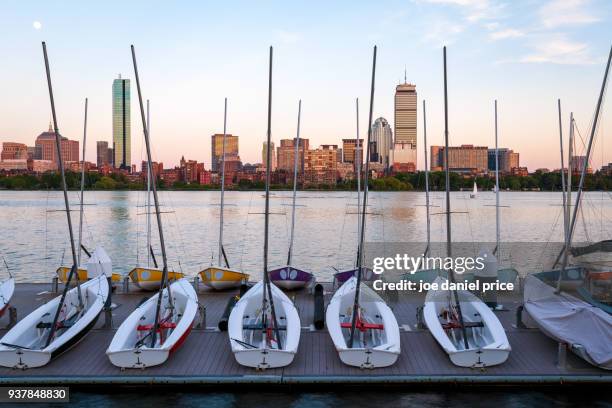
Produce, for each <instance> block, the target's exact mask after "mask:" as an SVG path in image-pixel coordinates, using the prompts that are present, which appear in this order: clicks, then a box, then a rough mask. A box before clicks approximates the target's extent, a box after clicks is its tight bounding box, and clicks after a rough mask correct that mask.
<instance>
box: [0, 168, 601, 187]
mask: <svg viewBox="0 0 612 408" xmlns="http://www.w3.org/2000/svg"><path fill="white" fill-rule="evenodd" d="M578 180H579V176H574V178H573V185H574V188H575V187H576V186H577V185H578ZM474 181H476V184H477V185H478V189H479V190H492V189H493V187H494V186H495V178H494V177H486V176H485V177H464V176H463V175H460V174H457V173H451V174H450V188H451V190H453V191H457V190H469V189H471V188H472V186H473V184H474ZM445 183H446V181H445V173H444V172H442V171H440V172H430V173H429V188H430V190H431V191H444V189H445ZM66 184H67V185H68V189H70V190H78V189H80V188H81V174H80V173H75V172H71V171H67V172H66ZM157 187H158V188H160V189H174V190H216V189H218V188H219V185H216V184H206V185H200V184H197V183H191V184H188V183H184V182H180V181H179V182H176V183H173V184H172V185H167V184H166V183H165V182H164V181H163V180H158V181H157ZM145 188H146V183H144V182H130V181H129V180H128V178H127V177H126V175H125V174H119V173H113V174H110V175H108V176H103V175H101V174H99V173H93V172H92V173H85V189H87V190H143V189H145ZM227 188H228V189H230V190H263V189H264V188H265V185H264V182H263V181H250V180H240V181H239V182H238V183H235V184H233V185H231V186H227ZM270 188H271V189H272V190H286V189H291V188H292V185H291V184H273V185H271V186H270ZM299 188H300V189H304V190H347V191H348V190H355V189H356V188H357V182H356V180H341V181H338V182H337V183H336V184H335V185H329V184H308V185H306V186H301V185H299ZM368 188H369V189H371V190H374V191H411V190H418V191H424V190H425V172H423V171H420V172H416V173H398V174H395V175H390V176H384V177H378V178H371V179H370V180H369V183H368ZM500 188H501V189H502V190H512V191H522V190H541V191H561V190H562V186H561V173H559V172H551V173H541V172H536V173H532V174H530V175H528V176H523V177H521V176H512V175H504V176H500ZM0 189H7V190H59V189H61V177H60V175H59V173H55V172H47V173H43V174H40V175H32V174H15V175H0ZM584 189H585V190H587V191H589V190H591V191H592V190H597V191H602V190H603V191H609V190H612V176H610V175H605V174H603V173H601V172H596V173H594V174H587V175H586V177H585V183H584Z"/></svg>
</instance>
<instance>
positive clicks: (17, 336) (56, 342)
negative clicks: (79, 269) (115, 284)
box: [0, 276, 109, 369]
mask: <svg viewBox="0 0 612 408" xmlns="http://www.w3.org/2000/svg"><path fill="white" fill-rule="evenodd" d="M108 289H109V288H108V281H107V280H106V277H105V276H99V277H97V278H95V279H92V280H89V281H87V282H85V283H82V284H81V293H82V297H83V303H84V304H85V308H84V312H82V314H81V316H80V317H79V318H78V319H76V320H75V321H74V322H71V323H70V325H69V326H66V327H65V328H64V329H61V330H59V331H58V332H56V335H55V338H54V339H53V341H51V343H49V345H48V346H45V343H46V339H47V336H48V332H49V330H50V329H48V328H37V327H36V326H37V324H38V323H40V322H43V323H52V322H53V319H54V317H55V313H56V310H57V307H58V305H59V302H60V298H61V296H58V297H56V298H54V299H52V300H50V301H49V302H47V303H45V304H44V305H42V306H40V307H39V308H38V309H36V310H34V311H33V312H32V313H30V314H29V315H27V316H26V317H24V318H23V319H22V320H21V321H19V323H17V324H16V325H15V326H14V327H13V328H12V329H11V330H9V331H8V332H7V333H6V334H5V335H4V337H2V339H0V366H3V367H11V368H21V369H26V368H35V367H42V366H44V365H46V364H48V363H49V361H51V359H52V358H54V357H57V356H58V355H60V354H62V353H63V352H65V351H67V350H68V349H70V348H71V347H73V346H74V345H75V344H77V343H78V342H79V341H80V340H81V339H82V338H83V337H84V336H85V335H86V334H87V333H88V332H89V330H90V329H91V328H92V327H93V326H94V325H95V323H96V321H97V319H98V316H99V315H100V312H101V311H102V308H103V307H104V304H105V302H106V298H107V296H108ZM78 304H79V302H78V295H77V288H73V289H70V290H69V291H68V292H67V294H66V300H65V302H64V308H63V310H62V312H61V313H60V321H62V320H65V319H66V318H69V317H70V316H74V313H75V311H76V307H75V306H76V305H78ZM17 346H18V347H17Z"/></svg>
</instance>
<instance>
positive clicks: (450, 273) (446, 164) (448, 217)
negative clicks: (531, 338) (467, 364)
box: [443, 46, 469, 349]
mask: <svg viewBox="0 0 612 408" xmlns="http://www.w3.org/2000/svg"><path fill="white" fill-rule="evenodd" d="M443 57H444V173H445V178H446V256H447V257H449V258H452V250H451V208H450V170H449V161H448V87H447V80H446V46H444V48H443ZM448 278H449V279H450V281H451V283H452V284H453V287H454V289H453V291H452V293H453V294H454V296H455V308H456V309H457V314H458V315H459V323H460V324H461V331H462V333H463V345H464V346H465V348H466V349H467V348H469V344H468V340H467V333H466V330H465V324H464V323H463V313H461V302H459V296H458V294H457V289H456V285H455V271H453V270H452V269H450V270H449V271H448Z"/></svg>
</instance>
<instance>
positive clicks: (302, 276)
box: [270, 100, 315, 290]
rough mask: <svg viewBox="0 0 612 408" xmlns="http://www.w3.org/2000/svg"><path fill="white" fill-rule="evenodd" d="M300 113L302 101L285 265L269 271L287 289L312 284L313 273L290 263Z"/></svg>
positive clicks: (297, 152)
mask: <svg viewBox="0 0 612 408" xmlns="http://www.w3.org/2000/svg"><path fill="white" fill-rule="evenodd" d="M301 113H302V101H301V100H300V101H299V103H298V125H297V137H296V138H295V152H294V158H293V201H292V205H291V235H290V239H289V250H288V254H287V265H285V266H283V267H281V268H277V269H273V270H271V271H270V280H271V281H272V282H273V283H274V284H276V285H277V286H278V287H280V288H283V289H288V290H293V289H301V288H304V287H306V286H307V285H312V284H314V281H315V278H314V275H313V274H312V273H310V272H306V271H304V270H302V269H299V268H296V267H294V266H292V265H291V256H292V255H293V236H294V233H295V201H296V195H297V176H298V159H299V145H300V117H301Z"/></svg>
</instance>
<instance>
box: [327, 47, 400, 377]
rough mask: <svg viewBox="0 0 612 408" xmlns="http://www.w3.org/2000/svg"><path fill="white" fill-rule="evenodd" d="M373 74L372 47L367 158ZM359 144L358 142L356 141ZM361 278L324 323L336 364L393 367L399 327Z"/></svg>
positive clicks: (335, 301)
mask: <svg viewBox="0 0 612 408" xmlns="http://www.w3.org/2000/svg"><path fill="white" fill-rule="evenodd" d="M375 73H376V46H374V55H373V61H372V84H371V90H370V113H369V118H368V124H369V126H368V140H367V150H366V151H367V154H366V157H369V156H370V140H371V138H372V126H371V123H372V110H373V107H374V80H375ZM358 140H359V139H358ZM368 171H369V160H366V165H365V173H366V178H365V183H366V187H365V188H364V194H363V207H362V212H361V224H360V227H359V248H358V257H357V268H356V270H357V271H361V270H362V265H363V259H364V256H363V245H364V239H365V227H366V225H365V221H366V210H367V202H368V189H367V174H368ZM362 278H363V276H362V274H361V273H357V274H356V276H352V277H351V278H349V279H348V280H347V281H346V282H345V283H344V284H343V285H342V286H341V287H340V288H339V289H338V290H337V291H336V293H334V296H333V297H332V299H331V301H330V302H329V305H328V306H327V311H326V313H325V323H326V325H327V329H328V331H329V335H330V336H331V338H332V341H333V342H334V346H335V348H336V350H337V351H338V355H339V357H340V360H341V361H342V362H343V363H344V364H347V365H350V366H354V367H359V368H368V369H373V368H380V367H388V366H390V365H393V364H394V363H395V362H396V361H397V358H398V356H399V354H400V334H399V325H398V324H397V320H396V319H395V315H394V314H393V312H392V311H391V309H390V308H389V306H387V304H386V303H385V301H384V300H383V299H382V298H381V297H380V296H378V294H377V293H376V292H374V291H373V290H372V289H370V288H369V287H367V286H366V285H365V284H364V283H363V282H362Z"/></svg>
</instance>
